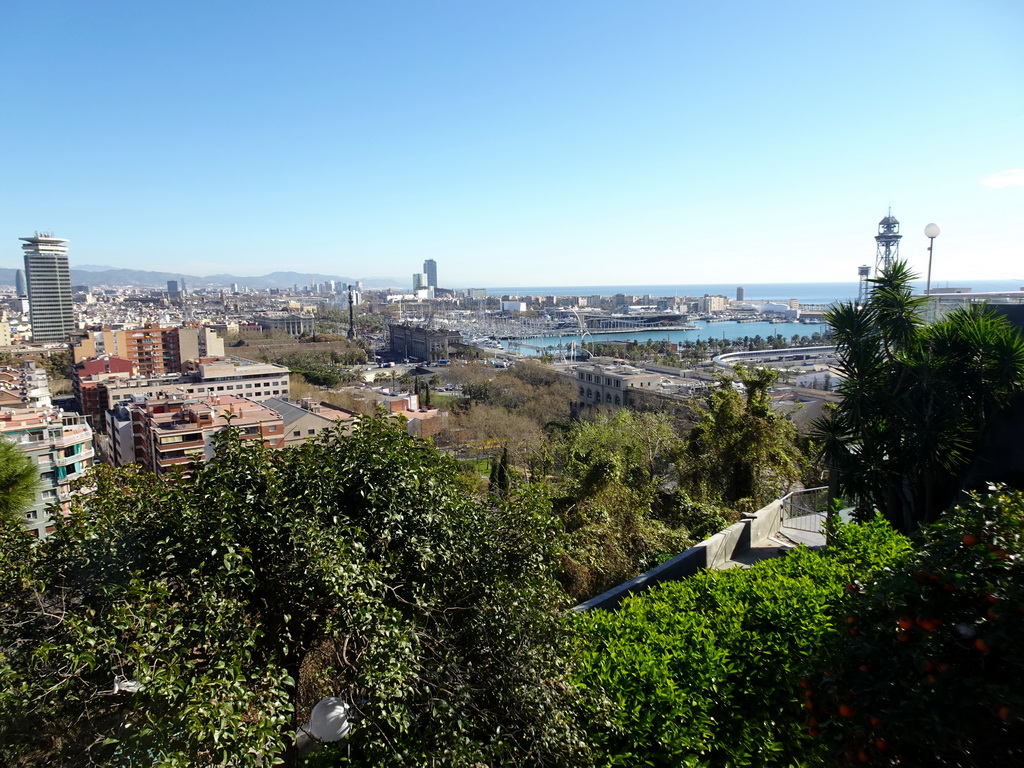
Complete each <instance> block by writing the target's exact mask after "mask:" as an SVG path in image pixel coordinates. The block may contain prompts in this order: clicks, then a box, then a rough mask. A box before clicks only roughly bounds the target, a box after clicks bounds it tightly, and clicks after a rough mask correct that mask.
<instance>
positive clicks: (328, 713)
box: [309, 696, 352, 741]
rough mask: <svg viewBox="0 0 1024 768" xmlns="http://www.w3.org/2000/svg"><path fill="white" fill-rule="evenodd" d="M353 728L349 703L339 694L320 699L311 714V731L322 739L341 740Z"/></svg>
mask: <svg viewBox="0 0 1024 768" xmlns="http://www.w3.org/2000/svg"><path fill="white" fill-rule="evenodd" d="M351 730H352V723H350V722H349V720H348V704H347V703H345V700H344V699H339V698H338V697H337V696H329V697H327V698H326V699H320V701H318V702H317V703H316V706H315V707H313V711H312V712H311V713H310V715H309V732H310V733H312V734H313V735H314V736H316V738H318V739H319V740H320V741H341V740H342V739H343V738H345V737H346V736H348V732H349V731H351Z"/></svg>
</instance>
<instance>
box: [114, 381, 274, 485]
mask: <svg viewBox="0 0 1024 768" xmlns="http://www.w3.org/2000/svg"><path fill="white" fill-rule="evenodd" d="M109 418H110V419H111V422H112V423H111V432H112V434H113V435H114V436H115V437H114V439H113V441H112V442H113V452H112V453H113V456H114V457H116V463H118V464H127V463H131V462H137V463H138V464H141V465H142V466H143V467H144V468H146V469H148V470H149V471H151V472H154V473H155V474H157V475H165V474H167V473H168V472H171V471H174V470H182V469H187V468H188V467H189V466H190V465H191V464H192V463H193V462H196V461H208V460H209V459H210V458H212V456H213V453H214V446H215V439H214V438H215V436H216V434H217V433H218V432H220V431H221V430H223V429H225V428H226V427H227V426H228V425H229V424H230V426H232V427H234V428H237V429H238V430H239V431H240V434H241V438H242V439H243V440H260V441H262V442H263V443H265V444H266V445H267V446H268V447H270V448H273V449H278V448H283V447H284V444H285V440H284V437H285V436H284V421H283V419H282V418H281V416H280V415H279V414H278V413H276V412H275V411H273V410H272V409H270V408H268V407H267V406H265V405H262V404H260V403H256V402H253V401H252V400H248V399H246V398H244V397H239V396H235V395H225V396H212V397H205V398H202V399H180V398H159V399H157V398H154V399H150V400H146V401H144V402H131V403H128V404H126V405H123V406H121V407H119V408H118V409H116V410H115V411H114V412H113V413H112V414H111V415H110V417H109ZM129 432H130V442H129V439H128V433H129ZM129 446H130V447H129Z"/></svg>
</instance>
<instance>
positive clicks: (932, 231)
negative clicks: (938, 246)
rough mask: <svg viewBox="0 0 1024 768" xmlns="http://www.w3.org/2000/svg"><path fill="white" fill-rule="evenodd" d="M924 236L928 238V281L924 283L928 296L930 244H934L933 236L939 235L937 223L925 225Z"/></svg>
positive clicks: (930, 264) (930, 262) (930, 260)
mask: <svg viewBox="0 0 1024 768" xmlns="http://www.w3.org/2000/svg"><path fill="white" fill-rule="evenodd" d="M924 236H925V237H927V238H928V282H927V283H926V284H925V289H924V294H925V296H930V295H931V292H932V246H934V245H935V238H936V237H938V236H939V225H938V224H929V225H928V226H926V227H925V228H924Z"/></svg>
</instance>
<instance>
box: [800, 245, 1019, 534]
mask: <svg viewBox="0 0 1024 768" xmlns="http://www.w3.org/2000/svg"><path fill="white" fill-rule="evenodd" d="M914 277H915V275H914V274H913V273H911V272H910V270H909V269H908V268H907V265H906V264H905V263H902V262H897V263H895V264H893V265H892V266H891V267H890V268H889V269H887V270H884V271H883V272H882V273H881V274H880V275H879V276H878V277H877V278H874V279H873V280H872V281H871V282H872V283H873V290H872V292H871V295H870V296H869V298H868V300H867V301H866V302H865V304H864V305H863V306H856V305H854V304H850V303H846V304H839V305H837V306H835V307H833V308H832V309H831V310H830V311H829V313H828V314H827V315H826V319H827V320H828V323H829V325H831V326H832V331H833V334H834V337H835V341H836V345H837V352H836V357H837V361H838V365H837V367H838V369H839V371H840V372H841V373H842V375H843V376H844V377H845V380H844V382H843V383H842V385H841V386H840V392H841V393H842V394H843V401H842V402H841V403H840V404H839V405H838V406H837V407H836V408H835V409H834V410H833V411H831V413H829V414H828V415H827V416H826V417H825V418H824V419H822V420H820V421H819V422H818V423H817V426H818V430H819V436H820V438H821V441H822V450H823V453H824V456H825V458H826V459H827V461H828V462H829V465H830V466H831V467H832V468H833V470H834V471H835V472H836V473H837V474H838V485H839V492H840V493H841V494H843V495H844V496H848V497H850V498H852V500H853V501H854V503H855V504H856V506H857V509H858V511H859V513H860V514H861V515H862V516H868V515H870V514H873V511H874V510H879V511H881V512H882V513H883V514H884V515H885V516H886V517H887V518H888V519H889V520H890V522H892V524H893V525H894V526H895V527H896V528H898V529H899V530H901V531H904V532H910V531H913V530H915V529H916V528H917V527H919V526H920V525H921V524H923V523H927V522H931V521H933V520H935V519H936V518H937V517H938V516H939V514H941V513H942V511H943V510H944V509H946V508H947V507H948V506H949V505H950V503H951V502H952V501H953V500H954V498H955V496H956V495H957V493H959V492H960V490H961V489H962V486H963V483H964V479H965V477H966V475H967V471H968V469H969V467H970V465H971V463H972V461H973V460H974V458H975V457H976V456H977V454H978V450H979V448H980V446H981V443H982V439H983V436H984V434H985V431H986V428H987V427H988V425H989V424H990V423H991V420H992V418H993V416H994V415H995V414H996V413H997V412H998V411H999V410H1000V409H1001V408H1003V407H1005V406H1006V405H1008V404H1009V401H1010V399H1011V398H1012V397H1013V395H1014V394H1016V393H1018V392H1020V391H1022V385H1024V339H1022V338H1021V336H1020V334H1019V333H1017V331H1016V330H1015V329H1014V328H1013V327H1011V326H1010V325H1009V323H1008V322H1007V321H1006V319H1005V318H1003V317H1001V316H999V315H997V314H995V313H994V312H993V311H992V310H990V309H987V308H984V307H980V306H972V307H970V308H963V309H958V310H956V311H954V312H952V313H950V314H948V315H946V317H944V318H943V319H942V320H940V321H938V322H936V323H933V324H931V325H925V324H924V323H923V321H922V320H921V317H920V308H921V305H922V304H923V303H924V302H925V301H926V299H923V298H917V297H914V296H913V293H912V290H911V281H912V280H913V279H914Z"/></svg>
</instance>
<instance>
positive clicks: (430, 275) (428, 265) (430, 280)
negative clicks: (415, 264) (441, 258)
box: [423, 259, 437, 288]
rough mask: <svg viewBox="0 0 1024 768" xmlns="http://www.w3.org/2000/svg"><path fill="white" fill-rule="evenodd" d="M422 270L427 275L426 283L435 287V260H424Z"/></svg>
mask: <svg viewBox="0 0 1024 768" xmlns="http://www.w3.org/2000/svg"><path fill="white" fill-rule="evenodd" d="M423 272H424V273H425V274H426V276H427V285H429V286H430V287H431V288H437V262H436V261H434V260H433V259H427V260H426V261H424V262H423Z"/></svg>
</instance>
